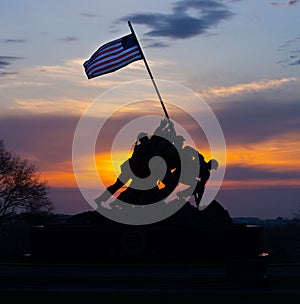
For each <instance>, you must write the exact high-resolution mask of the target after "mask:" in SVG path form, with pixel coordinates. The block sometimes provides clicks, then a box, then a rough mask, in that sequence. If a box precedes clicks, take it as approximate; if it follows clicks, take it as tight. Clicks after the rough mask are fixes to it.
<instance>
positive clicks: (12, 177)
mask: <svg viewBox="0 0 300 304" xmlns="http://www.w3.org/2000/svg"><path fill="white" fill-rule="evenodd" d="M48 190H49V188H48V186H47V184H46V182H45V181H40V175H39V173H38V172H37V167H36V165H35V164H31V163H30V162H29V161H28V160H27V159H21V158H20V157H19V156H17V155H15V154H14V153H12V152H10V151H7V150H6V148H5V145H4V143H3V140H0V223H1V222H3V221H4V219H5V218H8V217H10V216H13V215H16V214H18V213H21V212H28V213H44V212H46V213H50V212H51V211H52V209H53V207H52V202H51V201H50V200H49V199H48V197H47V195H48Z"/></svg>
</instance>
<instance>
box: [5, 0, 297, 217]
mask: <svg viewBox="0 0 300 304" xmlns="http://www.w3.org/2000/svg"><path fill="white" fill-rule="evenodd" d="M0 4H1V11H0V105H1V111H0V139H3V140H4V143H5V145H6V147H7V149H9V150H11V151H14V152H16V153H17V154H18V155H20V156H21V157H23V158H27V159H29V160H31V161H33V162H35V163H36V164H37V166H38V168H39V170H40V171H41V176H42V178H44V179H46V180H47V181H48V184H49V186H50V189H51V191H50V198H51V199H52V200H53V202H54V206H55V208H56V212H61V213H68V214H74V213H77V212H83V211H87V210H91V206H90V205H89V204H88V203H87V202H86V201H85V199H84V198H83V196H82V195H81V193H80V191H79V190H78V187H77V183H76V180H75V177H74V173H73V167H72V142H73V137H74V133H75V130H76V126H77V124H78V121H79V119H80V117H81V116H82V115H83V113H84V112H85V111H86V110H87V108H88V107H89V106H90V105H91V104H92V103H93V102H94V101H95V100H97V98H98V100H99V101H98V108H97V109H98V110H97V111H96V112H95V113H94V115H93V117H92V116H91V121H97V120H99V121H100V120H102V121H104V120H105V119H106V118H107V115H109V113H111V112H112V111H115V110H117V109H118V108H119V107H120V106H123V101H124V104H125V103H126V102H128V100H125V98H124V100H123V99H122V96H121V94H119V92H120V89H118V88H119V87H120V86H121V87H122V85H125V84H126V83H131V84H132V83H133V82H136V86H137V89H136V92H131V95H130V96H132V98H135V100H132V102H134V101H141V100H143V99H145V100H146V99H147V101H145V106H141V107H140V108H139V107H137V108H132V109H131V110H129V111H127V112H126V111H125V112H124V113H123V114H122V115H121V116H120V117H117V118H116V120H115V123H116V126H119V125H118V124H120V125H122V122H124V121H128V120H130V118H131V117H138V116H139V115H141V116H142V115H147V113H148V112H149V113H150V114H153V115H158V116H159V115H161V117H163V112H162V110H161V108H160V106H159V102H158V101H157V97H156V95H155V91H154V89H153V88H150V91H149V92H150V93H149V94H148V93H147V94H146V93H145V91H143V89H142V84H141V85H140V82H139V81H143V80H147V81H148V78H149V76H148V74H147V71H146V69H145V67H144V65H143V62H142V61H137V62H134V63H132V64H130V65H129V66H127V67H125V68H123V69H121V70H119V71H116V72H114V73H111V74H107V75H104V76H101V77H97V78H95V79H91V80H88V79H87V77H86V75H85V73H84V69H83V66H82V65H83V62H84V61H85V60H87V59H88V58H89V57H90V56H91V54H92V53H93V52H94V51H95V50H96V49H97V48H98V47H99V46H101V45H102V44H104V43H106V42H108V41H111V40H113V39H116V38H119V37H122V36H123V35H126V34H128V33H130V30H129V28H128V26H127V21H128V20H131V22H132V24H133V26H134V28H135V31H136V34H137V36H138V38H139V41H140V43H141V45H142V47H143V50H144V52H145V55H146V57H147V59H148V62H149V65H150V67H151V69H152V72H153V74H154V76H155V77H156V78H157V79H160V80H161V81H159V80H158V84H159V85H160V88H161V92H162V95H163V98H164V100H165V101H166V102H167V103H168V102H170V103H173V102H174V103H175V104H176V105H177V106H180V103H185V105H187V103H188V102H189V103H188V106H189V113H197V112H199V111H201V109H200V105H199V103H198V102H197V101H196V100H197V99H196V98H195V102H194V99H192V100H191V99H189V101H186V100H184V99H185V95H182V96H180V97H179V95H178V93H176V92H174V91H172V90H169V91H168V88H165V87H164V81H167V82H172V84H174V85H175V86H176V84H178V87H183V88H186V89H187V90H190V91H191V92H194V93H195V94H196V95H197V96H199V98H200V97H201V98H203V100H204V101H205V102H206V103H207V104H208V105H209V107H210V108H211V109H212V110H213V112H214V114H215V116H216V117H217V119H218V121H219V123H220V126H221V129H222V131H223V133H224V138H225V141H226V150H227V157H226V173H225V178H224V181H223V183H222V186H221V188H220V191H219V193H218V194H217V196H216V199H217V200H218V201H219V202H220V203H221V204H222V205H223V206H224V207H225V208H226V209H228V211H229V213H230V214H231V215H232V216H234V217H237V216H244V217H246V216H257V217H260V218H276V217H278V216H281V217H287V218H291V217H293V215H294V213H295V212H296V210H298V209H300V158H299V155H300V137H299V130H300V97H299V96H300V30H299V29H300V18H299V17H300V1H295V0H294V1H287V0H282V1H267V0H266V1H265V0H240V1H239V0H228V1H226V0H224V1H221V0H198V1H197V0H182V1H176V0H175V1H158V0H153V1H138V0H133V1H121V0H119V1H116V0H112V1H100V0H98V1H96V0H86V1H80V0H72V1H71V0H69V1H67V0H51V1H50V0H44V1H38V0H11V1H6V0H0ZM127 88H128V87H127ZM109 90H110V91H109ZM151 90H153V91H151ZM183 91H184V92H185V90H184V89H183ZM107 92H109V93H107ZM101 94H104V95H101ZM118 94H119V95H120V96H119V95H118ZM99 96H101V98H100V99H99ZM128 96H129V95H128ZM135 96H136V97H135ZM140 96H141V97H140ZM186 98H187V99H188V96H186ZM148 101H150V102H148ZM152 101H154V102H152ZM155 102H157V103H155ZM152 106H153V109H152V108H151V107H152ZM169 112H170V113H169V114H170V117H171V118H172V117H177V118H178V117H179V116H180V115H179V114H178V113H177V114H178V115H177V116H176V113H175V112H176V109H175V108H172V106H171V107H170V109H169ZM178 119H179V120H180V117H179V118H178ZM181 119H182V123H183V125H184V126H185V127H186V128H187V130H188V131H189V132H191V134H193V136H195V137H197V135H196V134H195V132H194V133H193V125H192V124H189V123H190V122H189V121H187V120H186V119H184V118H183V117H181ZM113 121H114V120H113ZM157 122H159V120H157ZM151 127H154V125H153V126H151V124H149V128H151ZM116 128H117V127H116ZM141 131H143V130H141ZM147 131H150V132H151V130H147ZM138 132H139V130H137V132H136V134H135V133H134V134H133V139H134V137H135V136H136V135H137V133H138ZM196 141H197V140H196ZM199 142H200V143H201V140H200V134H199ZM126 144H127V146H126ZM132 144H133V141H132V142H129V143H127V142H126V143H121V144H120V146H119V150H120V151H119V153H120V158H121V159H120V160H119V161H120V162H121V161H122V157H123V156H124V155H125V156H126V153H128V151H129V149H130V148H131V145H132ZM196 144H198V142H197V143H196ZM201 148H202V149H201ZM107 149H108V147H107V143H106V142H105V141H102V142H100V143H99V150H98V153H99V154H98V155H97V159H98V161H99V162H100V163H101V162H102V163H101V164H102V165H101V166H102V167H101V168H100V169H99V168H98V169H99V170H101V169H102V170H103V172H104V173H103V172H101V174H104V175H105V174H107V177H105V178H104V179H105V181H104V182H105V183H107V184H109V182H111V181H112V180H113V179H114V177H115V176H114V174H111V172H110V171H106V169H105V168H106V167H107V166H108V167H109V166H110V164H107V163H106V164H104V163H105V162H107V158H105V155H109V153H110V151H107ZM199 149H200V150H202V152H203V154H204V155H205V156H206V157H207V158H208V157H209V155H208V153H209V151H208V150H207V149H206V148H205V145H203V146H202V147H199ZM117 152H118V151H117ZM124 153H125V154H124ZM120 162H117V164H114V166H118V165H119V163H120ZM224 165H225V161H224ZM116 169H117V168H116ZM117 170H118V169H117ZM86 180H87V184H89V185H90V187H91V188H93V187H95V189H94V190H95V193H98V194H100V193H101V189H97V186H94V185H97V183H94V181H92V180H89V176H88V175H87V177H86Z"/></svg>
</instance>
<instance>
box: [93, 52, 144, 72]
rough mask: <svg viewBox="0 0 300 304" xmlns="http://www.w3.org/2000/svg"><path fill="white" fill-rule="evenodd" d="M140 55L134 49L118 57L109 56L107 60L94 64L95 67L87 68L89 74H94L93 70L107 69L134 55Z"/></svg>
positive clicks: (119, 54) (121, 53)
mask: <svg viewBox="0 0 300 304" xmlns="http://www.w3.org/2000/svg"><path fill="white" fill-rule="evenodd" d="M136 54H137V55H139V51H138V50H136V49H132V50H130V49H129V50H126V52H119V53H118V54H117V55H112V56H109V57H107V58H105V59H104V60H97V61H95V62H94V64H93V65H91V66H90V67H89V68H87V73H92V72H93V70H95V69H97V70H99V69H102V68H106V67H107V66H109V65H112V64H114V63H116V64H118V63H119V62H120V61H122V60H124V59H126V58H128V57H130V56H132V55H136Z"/></svg>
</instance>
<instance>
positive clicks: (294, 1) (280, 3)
mask: <svg viewBox="0 0 300 304" xmlns="http://www.w3.org/2000/svg"><path fill="white" fill-rule="evenodd" d="M298 3H299V0H290V1H271V2H269V3H268V4H269V5H270V6H272V7H284V6H295V5H297V4H298Z"/></svg>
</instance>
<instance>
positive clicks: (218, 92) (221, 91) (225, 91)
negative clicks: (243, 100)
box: [199, 77, 297, 97]
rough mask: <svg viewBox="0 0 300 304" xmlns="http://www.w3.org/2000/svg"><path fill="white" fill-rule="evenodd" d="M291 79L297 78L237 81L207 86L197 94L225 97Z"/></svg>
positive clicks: (279, 84)
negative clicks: (233, 83)
mask: <svg viewBox="0 0 300 304" xmlns="http://www.w3.org/2000/svg"><path fill="white" fill-rule="evenodd" d="M291 81H297V79H296V78H294V77H287V78H282V79H268V80H261V81H254V82H249V83H238V84H235V85H233V86H227V87H226V86H222V87H215V88H208V89H206V90H204V91H201V92H199V94H200V95H201V96H203V97H211V96H218V97H227V96H231V95H240V94H246V93H252V92H260V91H264V90H269V89H275V88H279V87H281V86H282V85H284V84H286V83H288V82H291Z"/></svg>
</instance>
